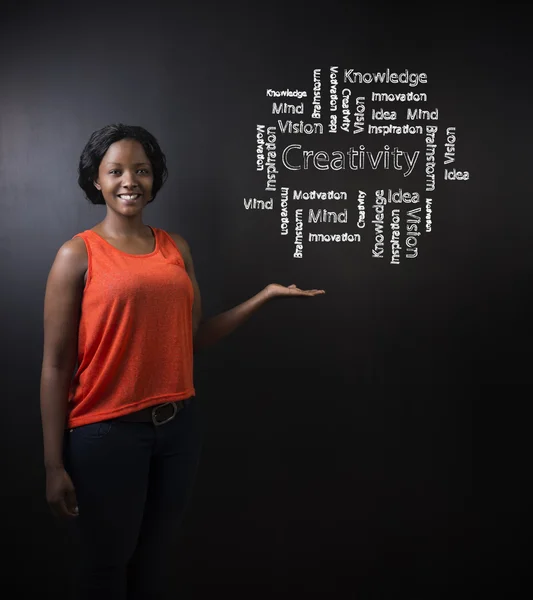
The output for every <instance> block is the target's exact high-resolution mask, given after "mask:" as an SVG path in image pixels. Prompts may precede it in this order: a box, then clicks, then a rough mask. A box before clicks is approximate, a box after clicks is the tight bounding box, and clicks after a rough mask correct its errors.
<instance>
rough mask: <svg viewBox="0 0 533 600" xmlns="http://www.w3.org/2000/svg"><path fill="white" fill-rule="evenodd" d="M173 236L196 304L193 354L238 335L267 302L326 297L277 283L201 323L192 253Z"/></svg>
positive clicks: (183, 243) (198, 289)
mask: <svg viewBox="0 0 533 600" xmlns="http://www.w3.org/2000/svg"><path fill="white" fill-rule="evenodd" d="M171 235H172V238H173V239H174V241H175V242H176V244H177V245H178V248H179V249H180V252H181V254H182V256H183V260H184V262H185V268H186V270H187V274H188V275H189V277H190V279H191V282H192V286H193V289H194V304H193V311H192V313H193V315H192V318H193V335H194V352H197V351H198V350H201V349H202V348H207V347H208V346H212V345H213V344H214V343H216V342H218V341H219V340H221V339H222V338H224V337H226V336H227V335H229V334H230V333H232V332H233V331H235V329H237V327H239V325H242V324H243V323H244V322H245V321H247V320H248V319H249V318H250V317H251V316H252V314H253V313H254V312H256V310H258V309H259V308H260V307H261V306H263V304H265V302H267V300H271V299H272V298H276V297H283V296H316V295H318V294H324V293H325V292H324V290H301V289H299V288H297V287H296V286H295V285H290V286H288V287H285V286H282V285H279V284H277V283H271V284H269V285H267V286H266V287H265V288H264V289H263V290H261V291H260V292H259V293H257V294H256V295H255V296H252V298H249V299H248V300H246V301H245V302H243V303H242V304H239V305H237V306H235V307H233V308H231V309H229V310H226V311H225V312H223V313H220V314H218V315H216V316H215V317H211V318H210V319H207V320H205V321H204V320H203V319H202V307H201V297H200V288H199V286H198V282H197V281H196V276H195V273H194V264H193V260H192V256H191V250H190V248H189V245H188V244H187V242H186V241H185V240H184V239H183V238H182V237H181V236H179V235H178V234H176V233H173V234H171Z"/></svg>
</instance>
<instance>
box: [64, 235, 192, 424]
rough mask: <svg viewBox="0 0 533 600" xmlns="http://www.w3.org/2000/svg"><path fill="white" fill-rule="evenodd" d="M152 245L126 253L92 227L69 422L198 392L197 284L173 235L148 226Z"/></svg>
mask: <svg viewBox="0 0 533 600" xmlns="http://www.w3.org/2000/svg"><path fill="white" fill-rule="evenodd" d="M151 229H152V231H153V233H154V236H155V249H154V251H153V252H151V253H150V254H140V255H137V254H127V253H126V252H122V251H121V250H118V249H117V248H115V247H114V246H112V245H111V244H110V243H109V242H107V241H106V240H104V238H103V237H101V236H100V235H98V234H97V233H96V232H95V231H92V230H90V229H88V230H86V231H84V232H82V233H78V234H76V235H75V236H74V237H81V238H82V239H83V241H84V242H85V246H86V247H87V255H88V270H87V282H86V284H85V289H84V292H83V298H82V303H81V315H80V322H79V332H78V368H77V370H76V373H75V375H74V377H73V379H72V382H71V384H70V390H69V403H68V411H67V420H66V426H67V427H77V426H79V425H86V424H88V423H94V422H96V421H102V420H105V419H112V418H115V417H120V416H122V415H125V414H128V413H131V412H134V411H137V410H140V409H142V408H146V407H147V406H154V405H156V404H161V403H164V402H169V401H174V400H183V399H185V398H189V397H190V396H194V395H195V390H194V386H193V338H192V305H193V300H194V290H193V287H192V283H191V280H190V279H189V276H188V274H187V271H186V270H185V264H184V262H183V258H182V256H181V253H180V251H179V250H178V247H177V246H176V244H175V243H174V240H173V239H172V238H171V237H170V235H169V234H168V233H167V232H166V231H164V230H162V229H158V228H156V227H151Z"/></svg>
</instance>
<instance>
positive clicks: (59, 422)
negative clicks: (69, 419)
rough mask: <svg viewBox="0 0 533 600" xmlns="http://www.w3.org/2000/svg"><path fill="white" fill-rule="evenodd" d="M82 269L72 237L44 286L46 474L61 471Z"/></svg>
mask: <svg viewBox="0 0 533 600" xmlns="http://www.w3.org/2000/svg"><path fill="white" fill-rule="evenodd" d="M86 269H87V251H86V249H85V244H84V242H83V240H82V239H81V238H74V239H73V240H69V241H67V242H65V243H64V244H63V246H61V248H60V249H59V250H58V252H57V255H56V258H55V260H54V263H53V265H52V268H51V269H50V274H49V275H48V281H47V283H46V293H45V299H44V349H43V364H42V371H41V419H42V427H43V445H44V464H45V468H46V470H47V473H48V471H51V470H57V469H59V470H61V469H63V468H64V467H63V436H64V430H65V420H66V414H67V404H68V391H69V386H70V383H71V380H72V376H73V374H74V367H75V365H76V359H77V350H78V326H79V317H80V311H81V300H82V296H83V288H84V280H83V279H84V273H85V271H86Z"/></svg>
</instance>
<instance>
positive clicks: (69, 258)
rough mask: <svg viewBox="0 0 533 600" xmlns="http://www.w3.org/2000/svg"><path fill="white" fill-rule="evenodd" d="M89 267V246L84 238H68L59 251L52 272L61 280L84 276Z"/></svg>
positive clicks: (76, 278)
mask: <svg viewBox="0 0 533 600" xmlns="http://www.w3.org/2000/svg"><path fill="white" fill-rule="evenodd" d="M87 268H88V256H87V248H86V247H85V243H84V241H83V239H82V238H79V237H77V238H73V239H71V240H67V241H66V242H65V243H64V244H63V245H62V246H61V247H60V248H59V249H58V251H57V254H56V257H55V260H54V262H53V265H52V268H51V273H52V274H53V277H54V278H56V277H60V278H61V281H66V280H67V279H70V278H72V279H73V280H78V279H79V278H80V277H81V278H83V275H84V273H85V271H86V270H87Z"/></svg>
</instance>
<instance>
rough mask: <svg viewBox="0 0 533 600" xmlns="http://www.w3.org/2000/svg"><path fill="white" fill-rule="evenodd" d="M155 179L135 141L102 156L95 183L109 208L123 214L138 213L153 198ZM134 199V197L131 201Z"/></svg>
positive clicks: (121, 143) (119, 144) (122, 143)
mask: <svg viewBox="0 0 533 600" xmlns="http://www.w3.org/2000/svg"><path fill="white" fill-rule="evenodd" d="M153 183H154V175H153V171H152V165H151V163H150V160H149V159H148V157H147V156H146V153H145V151H144V148H143V147H142V144H141V143H140V142H138V141H137V140H126V139H125V140H120V141H118V142H115V143H114V144H111V146H109V148H108V150H107V152H106V153H105V154H104V156H103V158H102V161H101V162H100V166H99V168H98V177H97V179H96V180H95V182H94V185H95V186H96V188H98V189H99V190H101V191H102V195H103V196H104V200H105V202H106V204H107V206H108V207H110V208H113V209H114V210H115V211H117V212H119V213H123V214H131V213H134V212H139V211H141V210H142V209H143V208H144V207H145V206H146V205H147V204H148V202H149V201H150V200H151V198H152V185H153ZM132 196H133V197H132Z"/></svg>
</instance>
